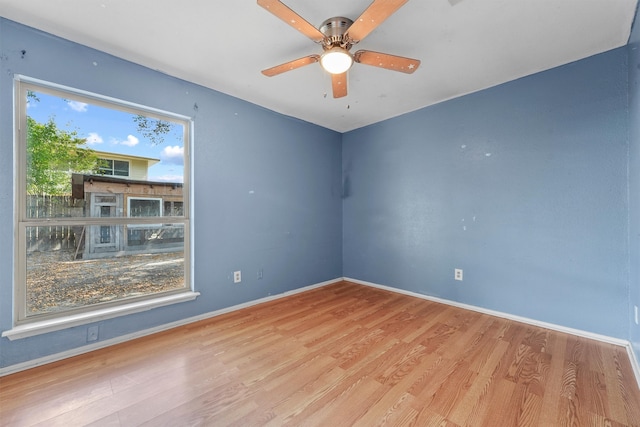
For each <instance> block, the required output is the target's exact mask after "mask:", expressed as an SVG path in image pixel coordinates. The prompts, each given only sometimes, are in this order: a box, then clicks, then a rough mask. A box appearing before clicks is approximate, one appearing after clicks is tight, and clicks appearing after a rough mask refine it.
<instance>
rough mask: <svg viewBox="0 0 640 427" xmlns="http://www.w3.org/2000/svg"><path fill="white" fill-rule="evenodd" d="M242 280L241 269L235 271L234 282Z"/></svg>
mask: <svg viewBox="0 0 640 427" xmlns="http://www.w3.org/2000/svg"><path fill="white" fill-rule="evenodd" d="M240 282H242V272H241V271H240V270H238V271H234V272H233V283H240Z"/></svg>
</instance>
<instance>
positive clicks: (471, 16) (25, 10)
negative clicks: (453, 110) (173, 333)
mask: <svg viewBox="0 0 640 427" xmlns="http://www.w3.org/2000/svg"><path fill="white" fill-rule="evenodd" d="M370 2H371V0H349V1H345V0H323V1H311V0H284V3H285V4H286V5H287V6H289V7H290V8H291V9H293V10H294V11H296V12H297V13H298V14H299V15H301V16H302V17H303V18H305V19H306V20H307V21H309V22H310V23H312V24H313V25H316V26H317V25H320V24H321V23H322V21H324V20H325V19H327V18H329V17H332V16H346V17H348V18H351V19H354V20H355V19H356V18H357V17H358V16H359V15H360V13H361V12H362V11H363V10H364V9H366V8H367V6H368V5H369V4H370ZM636 5H637V0H410V1H409V2H408V3H407V4H405V5H404V6H403V7H402V8H400V9H399V10H398V11H397V12H396V13H395V14H394V15H392V16H391V17H390V18H389V19H388V20H387V21H385V22H383V23H382V25H380V26H379V27H378V28H377V29H376V30H374V31H373V32H372V33H371V34H370V35H369V36H368V37H367V38H366V39H365V40H363V41H362V42H361V43H359V44H358V45H356V46H355V47H354V48H353V49H352V52H354V51H356V50H358V49H368V50H374V51H379V52H385V53H390V54H395V55H400V56H408V57H411V58H417V59H420V60H421V61H422V64H421V66H420V68H419V69H418V70H417V71H416V72H415V73H414V74H403V73H398V72H393V71H389V70H384V69H379V68H376V67H371V66H367V65H362V64H354V66H353V68H352V69H351V70H350V71H349V77H348V88H349V94H348V96H347V97H345V98H340V99H333V97H332V94H331V79H330V77H329V75H328V74H326V73H325V72H324V71H322V69H321V68H320V65H319V64H312V65H309V66H307V67H303V68H300V69H297V70H294V71H290V72H287V73H284V74H281V75H279V76H275V77H265V76H263V75H262V74H261V73H260V71H261V70H262V69H265V68H269V67H271V66H274V65H278V64H280V63H283V62H287V61H289V60H292V59H296V58H299V57H302V56H306V55H309V54H312V53H321V51H322V49H321V47H320V46H319V45H316V44H315V43H313V42H312V41H311V40H310V39H308V38H306V37H305V36H303V35H302V34H300V33H298V32H297V31H295V30H294V29H293V28H291V27H289V26H288V25H286V24H285V23H284V22H282V21H281V20H279V19H278V18H276V17H275V16H273V15H271V14H270V13H269V12H267V11H266V10H264V9H263V8H261V7H259V6H258V5H257V4H256V1H255V0H214V1H212V0H189V1H176V0H56V1H51V0H0V16H3V17H5V18H8V19H11V20H14V21H17V22H20V23H23V24H26V25H29V26H32V27H35V28H38V29H41V30H44V31H46V32H49V33H52V34H55V35H58V36H61V37H64V38H66V39H69V40H73V41H76V42H78V43H81V44H83V45H86V46H90V47H93V48H96V49H99V50H101V51H104V52H107V53H110V54H113V55H115V56H118V57H120V58H124V59H127V60H130V61H132V62H135V63H138V64H141V65H144V66H147V67H149V68H151V69H156V70H160V71H162V72H164V73H167V74H169V75H172V76H175V77H179V78H181V79H185V80H189V81H191V82H194V83H198V84H200V85H203V86H206V87H209V88H212V89H215V90H217V91H220V92H224V93H226V94H229V95H232V96H235V97H238V98H242V99H245V100H247V101H250V102H252V103H255V104H258V105H261V106H263V107H266V108H268V109H271V110H274V111H278V112H280V113H283V114H286V115H289V116H293V117H297V118H299V119H302V120H305V121H308V122H311V123H316V124H318V125H321V126H324V127H327V128H329V129H334V130H336V131H339V132H345V131H348V130H352V129H356V128H359V127H362V126H365V125H368V124H371V123H375V122H378V121H381V120H384V119H387V118H390V117H394V116H398V115H400V114H403V113H406V112H409V111H413V110H416V109H419V108H422V107H425V106H428V105H432V104H435V103H438V102H441V101H444V100H446V99H450V98H455V97H458V96H460V95H464V94H467V93H470V92H475V91H478V90H481V89H484V88H487V87H491V86H495V85H497V84H500V83H503V82H506V81H509V80H513V79H516V78H519V77H522V76H526V75H529V74H532V73H535V72H538V71H541V70H545V69H549V68H552V67H556V66H558V65H562V64H566V63H569V62H572V61H575V60H578V59H581V58H585V57H588V56H591V55H594V54H597V53H600V52H604V51H606V50H610V49H613V48H616V47H620V46H623V45H625V44H626V43H627V40H628V38H629V33H630V31H631V25H632V21H633V17H634V14H635V9H636Z"/></svg>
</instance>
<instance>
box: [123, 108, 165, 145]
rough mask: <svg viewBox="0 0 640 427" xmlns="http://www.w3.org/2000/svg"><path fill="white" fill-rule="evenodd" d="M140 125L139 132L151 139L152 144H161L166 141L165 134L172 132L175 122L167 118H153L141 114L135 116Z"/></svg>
mask: <svg viewBox="0 0 640 427" xmlns="http://www.w3.org/2000/svg"><path fill="white" fill-rule="evenodd" d="M133 121H134V122H136V124H137V125H138V132H140V133H141V134H142V135H144V137H145V138H148V139H149V141H151V145H159V144H162V143H163V142H164V136H165V135H167V134H168V133H169V132H171V129H172V127H173V124H172V123H171V122H167V121H165V120H159V119H152V118H150V117H147V116H142V115H140V114H138V115H136V116H134V117H133Z"/></svg>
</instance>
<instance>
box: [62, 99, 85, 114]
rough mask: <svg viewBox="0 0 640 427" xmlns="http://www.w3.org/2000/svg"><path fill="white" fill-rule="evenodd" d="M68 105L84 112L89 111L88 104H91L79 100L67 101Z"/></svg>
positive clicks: (74, 109)
mask: <svg viewBox="0 0 640 427" xmlns="http://www.w3.org/2000/svg"><path fill="white" fill-rule="evenodd" d="M67 105H68V106H69V107H71V109H72V110H73V111H77V112H79V113H84V112H85V111H87V106H88V105H89V104H85V103H84V102H78V101H67Z"/></svg>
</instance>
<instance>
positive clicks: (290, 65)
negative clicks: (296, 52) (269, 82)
mask: <svg viewBox="0 0 640 427" xmlns="http://www.w3.org/2000/svg"><path fill="white" fill-rule="evenodd" d="M319 60H320V55H309V56H305V57H303V58H298V59H294V60H293V61H289V62H285V63H284V64H280V65H276V66H275V67H271V68H267V69H266V70H262V74H264V75H265V76H267V77H273V76H277V75H278V74H282V73H284V72H285V71H291V70H295V69H296V68H300V67H304V66H305V65H309V64H313V63H314V62H318V61H319Z"/></svg>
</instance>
